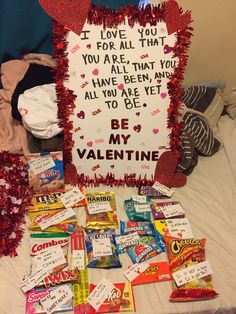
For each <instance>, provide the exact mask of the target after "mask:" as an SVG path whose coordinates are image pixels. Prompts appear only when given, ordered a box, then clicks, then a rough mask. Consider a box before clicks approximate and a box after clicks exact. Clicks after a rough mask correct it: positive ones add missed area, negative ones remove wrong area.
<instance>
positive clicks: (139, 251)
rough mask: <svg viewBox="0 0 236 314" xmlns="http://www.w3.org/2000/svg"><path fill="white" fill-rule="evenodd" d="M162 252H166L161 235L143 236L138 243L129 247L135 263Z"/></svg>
mask: <svg viewBox="0 0 236 314" xmlns="http://www.w3.org/2000/svg"><path fill="white" fill-rule="evenodd" d="M162 252H165V245H164V243H163V241H162V238H161V237H160V236H141V238H140V243H139V244H138V245H136V246H134V247H130V248H128V249H127V253H128V255H129V256H130V258H131V260H132V262H133V263H134V264H135V263H141V262H144V261H146V260H148V259H150V258H152V257H153V256H156V255H157V254H160V253H162Z"/></svg>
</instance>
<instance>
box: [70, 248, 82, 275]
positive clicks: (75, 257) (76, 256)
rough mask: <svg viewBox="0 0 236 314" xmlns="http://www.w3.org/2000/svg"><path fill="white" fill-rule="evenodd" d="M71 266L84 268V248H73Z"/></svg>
mask: <svg viewBox="0 0 236 314" xmlns="http://www.w3.org/2000/svg"><path fill="white" fill-rule="evenodd" d="M71 259H72V261H71V268H72V269H75V268H78V269H79V270H81V269H84V250H73V251H72V256H71Z"/></svg>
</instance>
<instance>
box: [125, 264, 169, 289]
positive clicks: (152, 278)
mask: <svg viewBox="0 0 236 314" xmlns="http://www.w3.org/2000/svg"><path fill="white" fill-rule="evenodd" d="M171 278H172V277H171V274H170V269H169V264H168V263H167V262H155V263H149V267H148V268H147V269H146V270H145V271H144V272H143V273H141V274H140V275H139V276H138V277H136V278H135V279H134V280H132V282H131V283H132V285H133V286H136V285H142V284H146V283H152V282H160V281H167V280H171Z"/></svg>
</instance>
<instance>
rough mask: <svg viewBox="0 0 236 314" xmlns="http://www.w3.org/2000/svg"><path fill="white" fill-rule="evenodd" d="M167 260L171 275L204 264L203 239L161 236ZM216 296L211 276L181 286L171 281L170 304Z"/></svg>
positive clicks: (204, 241) (204, 242)
mask: <svg viewBox="0 0 236 314" xmlns="http://www.w3.org/2000/svg"><path fill="white" fill-rule="evenodd" d="M163 239H164V242H165V245H166V250H167V254H168V258H169V267H170V271H171V274H173V273H175V272H177V271H179V270H182V269H185V268H187V267H189V266H192V265H195V264H198V263H201V262H205V261H206V257H205V244H206V240H205V239H178V238H173V237H168V236H163ZM216 295H217V293H216V292H215V290H214V289H213V284H212V276H211V275H207V276H205V277H202V278H199V279H194V280H192V281H190V282H187V283H185V284H183V285H181V286H179V287H178V286H177V285H176V283H175V282H174V281H173V291H172V293H171V295H170V298H169V300H170V301H171V302H183V301H196V300H205V299H211V298H214V297H215V296H216Z"/></svg>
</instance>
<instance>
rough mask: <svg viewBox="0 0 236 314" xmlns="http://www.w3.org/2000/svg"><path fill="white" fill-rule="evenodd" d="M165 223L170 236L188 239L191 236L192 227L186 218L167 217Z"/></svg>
mask: <svg viewBox="0 0 236 314" xmlns="http://www.w3.org/2000/svg"><path fill="white" fill-rule="evenodd" d="M166 223H167V227H168V231H169V234H170V236H171V237H176V238H181V239H190V238H192V237H193V232H192V228H191V225H190V223H189V220H188V219H187V218H182V219H168V220H166Z"/></svg>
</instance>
